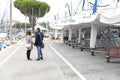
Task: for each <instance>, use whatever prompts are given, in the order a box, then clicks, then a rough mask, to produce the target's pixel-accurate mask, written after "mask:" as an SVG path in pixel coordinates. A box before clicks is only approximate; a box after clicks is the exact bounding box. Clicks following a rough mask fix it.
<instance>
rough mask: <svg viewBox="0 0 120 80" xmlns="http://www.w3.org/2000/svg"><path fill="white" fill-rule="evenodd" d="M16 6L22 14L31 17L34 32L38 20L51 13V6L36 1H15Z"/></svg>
mask: <svg viewBox="0 0 120 80" xmlns="http://www.w3.org/2000/svg"><path fill="white" fill-rule="evenodd" d="M14 6H15V7H16V8H17V9H19V10H20V12H21V13H22V14H24V15H25V16H28V17H29V22H30V24H31V25H32V30H33V32H34V26H35V24H36V21H37V19H38V18H40V17H43V16H45V14H46V13H48V12H49V11H50V6H49V5H48V4H47V3H46V2H40V1H36V0H15V1H14Z"/></svg>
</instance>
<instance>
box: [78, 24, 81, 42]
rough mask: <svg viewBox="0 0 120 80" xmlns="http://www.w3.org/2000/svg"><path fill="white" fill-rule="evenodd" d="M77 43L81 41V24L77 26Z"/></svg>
mask: <svg viewBox="0 0 120 80" xmlns="http://www.w3.org/2000/svg"><path fill="white" fill-rule="evenodd" d="M78 37H79V38H78V43H80V41H81V26H79V36H78Z"/></svg>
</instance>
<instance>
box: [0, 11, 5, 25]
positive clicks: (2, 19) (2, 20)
mask: <svg viewBox="0 0 120 80" xmlns="http://www.w3.org/2000/svg"><path fill="white" fill-rule="evenodd" d="M5 14H6V11H4V13H3V16H2V18H1V22H0V24H1V25H2V24H3V22H4V18H5Z"/></svg>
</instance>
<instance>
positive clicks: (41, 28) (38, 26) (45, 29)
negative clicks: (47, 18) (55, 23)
mask: <svg viewBox="0 0 120 80" xmlns="http://www.w3.org/2000/svg"><path fill="white" fill-rule="evenodd" d="M37 28H40V30H42V31H47V30H48V29H47V28H44V27H42V26H40V25H39V24H37V25H35V29H37Z"/></svg>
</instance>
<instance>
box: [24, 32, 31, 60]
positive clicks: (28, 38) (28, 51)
mask: <svg viewBox="0 0 120 80" xmlns="http://www.w3.org/2000/svg"><path fill="white" fill-rule="evenodd" d="M29 43H30V44H31V46H30V47H27V53H26V54H27V59H28V60H32V59H31V58H30V53H31V50H32V49H33V40H32V36H31V31H28V32H27V37H26V44H29Z"/></svg>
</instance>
